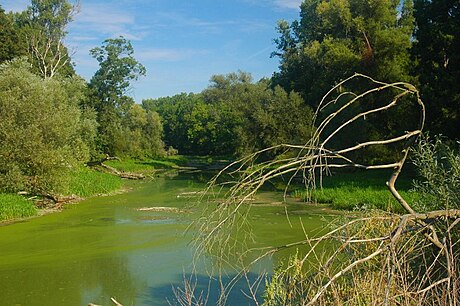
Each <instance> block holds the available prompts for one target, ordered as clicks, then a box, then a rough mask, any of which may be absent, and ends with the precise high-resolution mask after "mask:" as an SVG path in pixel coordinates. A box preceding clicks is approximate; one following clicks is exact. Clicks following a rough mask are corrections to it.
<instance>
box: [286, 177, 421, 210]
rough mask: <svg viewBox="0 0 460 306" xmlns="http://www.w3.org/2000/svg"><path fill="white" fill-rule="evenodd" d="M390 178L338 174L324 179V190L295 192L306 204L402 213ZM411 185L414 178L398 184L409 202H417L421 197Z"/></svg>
mask: <svg viewBox="0 0 460 306" xmlns="http://www.w3.org/2000/svg"><path fill="white" fill-rule="evenodd" d="M388 177H389V173H387V172H386V171H376V172H369V171H356V172H353V173H347V172H344V173H337V174H336V175H333V176H328V177H324V178H323V182H322V188H318V189H315V190H312V191H310V192H307V191H305V189H304V188H303V189H301V190H295V191H294V192H293V193H292V196H293V197H295V198H299V199H302V200H304V201H311V202H316V203H325V204H330V205H331V206H332V207H333V208H336V209H345V210H355V209H382V210H385V211H393V212H402V208H401V205H400V204H399V203H398V202H397V201H396V200H395V199H394V197H393V196H392V195H391V193H390V192H389V191H388V189H387V187H386V185H385V181H386V179H387V178H388ZM411 184H412V180H411V178H410V177H402V178H400V180H399V181H398V190H400V193H401V195H402V196H403V197H404V198H405V199H407V200H408V201H409V202H411V203H413V202H414V201H417V200H418V199H419V197H420V196H419V195H418V194H417V193H416V192H413V191H412V190H411Z"/></svg>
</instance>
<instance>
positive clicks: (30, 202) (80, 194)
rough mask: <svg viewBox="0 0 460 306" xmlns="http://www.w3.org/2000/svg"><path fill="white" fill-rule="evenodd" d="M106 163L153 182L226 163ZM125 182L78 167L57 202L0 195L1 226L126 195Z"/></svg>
mask: <svg viewBox="0 0 460 306" xmlns="http://www.w3.org/2000/svg"><path fill="white" fill-rule="evenodd" d="M105 163H106V164H107V165H109V166H110V167H112V168H114V169H116V170H117V171H119V172H121V173H135V174H140V175H142V176H144V177H145V178H146V179H153V178H156V177H160V176H163V175H168V172H170V171H195V170H196V171H201V170H208V171H216V170H218V169H221V168H222V167H224V166H225V165H226V164H227V163H228V160H226V159H223V158H215V157H190V156H179V155H177V156H168V157H164V158H158V159H144V160H136V159H129V158H128V159H120V160H111V161H106V162H105ZM124 182H125V180H123V179H122V178H120V177H118V176H116V175H113V174H109V173H104V172H100V171H96V170H95V169H92V168H91V167H85V166H81V167H79V168H78V169H76V170H75V171H74V173H73V175H72V176H71V178H70V180H69V182H67V183H68V187H67V188H66V189H65V191H64V192H61V194H63V195H61V196H59V200H58V201H56V199H48V198H46V197H43V196H35V195H24V194H23V195H20V194H8V193H6V194H5V193H0V225H8V224H12V223H16V222H21V221H24V220H27V219H29V218H35V217H40V216H43V215H47V214H50V213H55V212H59V211H61V210H62V208H63V206H64V205H67V204H75V203H78V202H80V201H82V200H84V199H86V198H90V197H96V196H98V197H99V196H109V195H114V194H117V193H121V192H126V191H128V189H127V188H125V187H124V186H125V184H124Z"/></svg>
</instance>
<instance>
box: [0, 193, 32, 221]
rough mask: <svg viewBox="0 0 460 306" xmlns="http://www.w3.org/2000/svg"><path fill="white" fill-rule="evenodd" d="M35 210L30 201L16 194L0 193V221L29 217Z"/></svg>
mask: <svg viewBox="0 0 460 306" xmlns="http://www.w3.org/2000/svg"><path fill="white" fill-rule="evenodd" d="M36 214H37V210H36V208H35V206H34V204H33V203H32V202H31V201H28V200H26V199H25V198H24V197H22V196H19V195H16V194H4V193H0V221H7V220H12V219H17V218H25V217H31V216H34V215H36Z"/></svg>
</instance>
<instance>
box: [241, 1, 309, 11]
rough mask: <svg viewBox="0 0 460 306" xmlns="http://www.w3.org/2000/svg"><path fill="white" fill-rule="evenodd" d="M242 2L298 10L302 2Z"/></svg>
mask: <svg viewBox="0 0 460 306" xmlns="http://www.w3.org/2000/svg"><path fill="white" fill-rule="evenodd" d="M243 1H244V2H247V3H251V4H253V5H264V6H275V7H276V8H282V9H295V10H298V9H299V8H300V4H301V3H302V0H243Z"/></svg>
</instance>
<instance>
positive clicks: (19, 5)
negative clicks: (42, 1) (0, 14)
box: [0, 0, 30, 12]
mask: <svg viewBox="0 0 460 306" xmlns="http://www.w3.org/2000/svg"><path fill="white" fill-rule="evenodd" d="M29 4H30V1H28V0H3V1H2V3H0V5H1V6H2V8H3V9H4V10H5V11H7V12H9V11H13V12H22V11H24V10H25V9H26V8H27V6H28V5H29Z"/></svg>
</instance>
